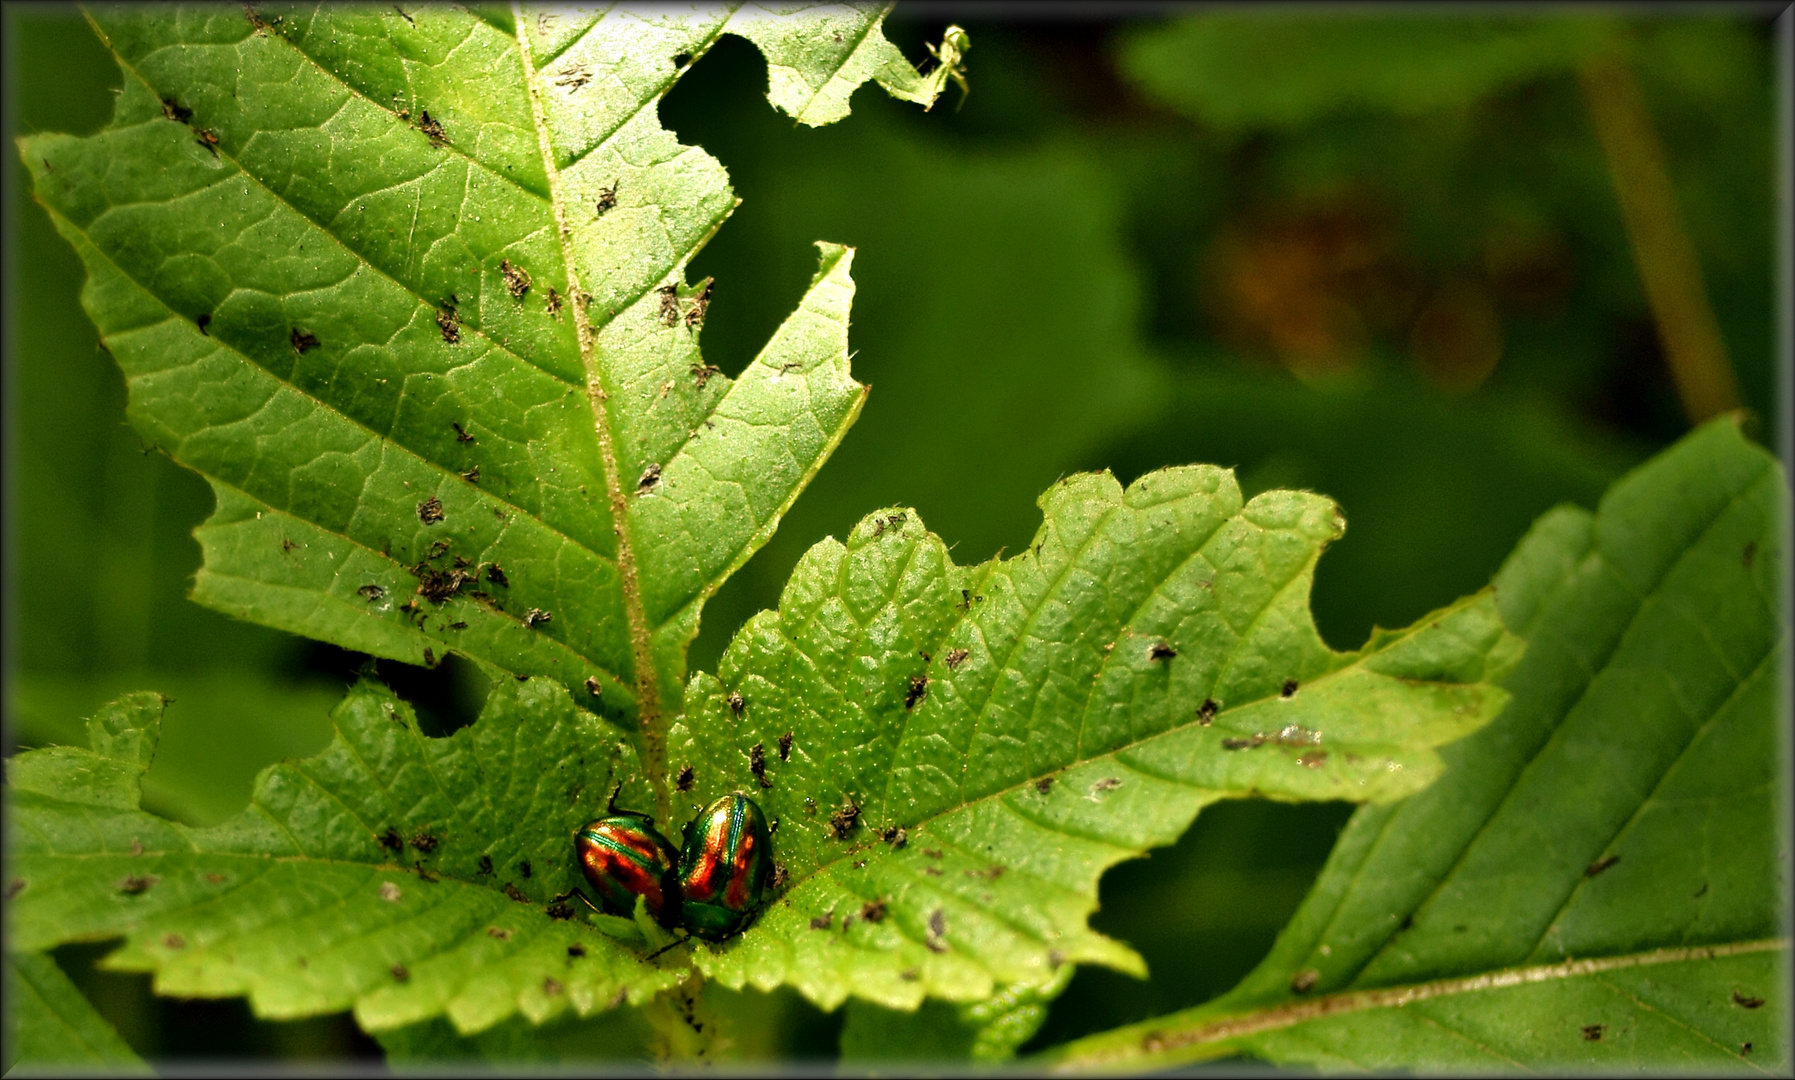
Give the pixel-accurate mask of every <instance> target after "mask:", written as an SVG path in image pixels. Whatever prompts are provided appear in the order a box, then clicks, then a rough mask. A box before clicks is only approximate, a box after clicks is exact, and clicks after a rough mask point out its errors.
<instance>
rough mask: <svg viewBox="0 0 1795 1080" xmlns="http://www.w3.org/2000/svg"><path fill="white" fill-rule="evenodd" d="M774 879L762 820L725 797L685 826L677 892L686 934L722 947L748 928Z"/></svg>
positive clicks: (735, 796)
mask: <svg viewBox="0 0 1795 1080" xmlns="http://www.w3.org/2000/svg"><path fill="white" fill-rule="evenodd" d="M772 874H773V839H772V835H771V833H769V832H768V830H767V818H766V815H765V814H763V813H761V810H760V807H759V806H757V805H755V803H754V800H753V799H750V798H749V797H748V796H746V795H744V794H742V793H741V792H739V791H737V792H732V793H731V794H728V795H725V796H723V797H722V798H721V799H718V800H717V801H716V802H714V803H711V804H710V806H708V807H706V808H705V811H704V813H702V814H700V815H698V817H697V818H695V819H693V821H692V823H691V824H689V825H687V826H686V848H685V852H684V854H683V855H682V856H681V857H680V869H679V890H680V899H681V905H682V908H683V915H684V918H685V926H686V929H687V930H689V931H691V932H692V933H693V934H695V935H697V936H698V937H701V938H704V939H705V940H707V941H720V940H722V939H723V938H726V937H728V936H729V935H731V934H733V933H735V932H736V931H737V930H740V929H741V928H742V927H743V926H746V925H747V923H748V920H749V919H751V918H753V917H754V912H755V911H756V910H757V909H759V907H760V903H761V898H762V896H763V895H764V894H765V892H766V887H767V880H768V879H769V878H770V877H772Z"/></svg>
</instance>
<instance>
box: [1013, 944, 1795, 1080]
mask: <svg viewBox="0 0 1795 1080" xmlns="http://www.w3.org/2000/svg"><path fill="white" fill-rule="evenodd" d="M1790 944H1791V939H1790V938H1787V937H1777V938H1759V939H1755V940H1749V941H1736V942H1726V943H1721V944H1715V945H1685V946H1677V947H1673V948H1662V949H1653V950H1650V951H1647V952H1635V953H1621V954H1616V955H1611V956H1604V957H1596V958H1590V959H1583V960H1566V961H1563V962H1560V963H1557V964H1534V965H1525V966H1518V967H1508V968H1498V969H1496V970H1494V971H1488V972H1483V973H1481V974H1477V975H1467V976H1459V977H1455V978H1449V979H1436V980H1432V981H1430V982H1423V983H1406V984H1399V985H1396V986H1386V987H1378V988H1375V989H1366V990H1348V991H1343V992H1340V993H1336V994H1328V995H1326V996H1323V997H1319V998H1314V999H1312V1000H1304V1001H1286V1002H1284V1003H1282V1004H1279V1005H1273V1006H1269V1007H1266V1008H1262V1009H1256V1010H1253V1011H1250V1012H1244V1013H1236V1014H1233V1015H1223V1016H1221V1017H1219V1018H1217V1019H1213V1020H1205V1018H1204V1016H1203V1014H1204V1013H1205V1012H1208V1011H1210V1010H1209V1007H1207V1006H1199V1007H1198V1008H1197V1009H1195V1010H1192V1011H1191V1013H1189V1014H1186V1016H1185V1017H1184V1018H1183V1019H1182V1021H1181V1020H1180V1018H1179V1017H1177V1016H1172V1017H1162V1018H1160V1019H1158V1020H1148V1021H1144V1022H1142V1023H1139V1024H1133V1025H1130V1026H1128V1027H1125V1028H1121V1029H1118V1030H1116V1031H1110V1032H1105V1033H1103V1034H1101V1035H1095V1036H1091V1037H1090V1038H1089V1039H1086V1040H1078V1041H1076V1042H1073V1043H1069V1044H1067V1045H1066V1046H1064V1047H1061V1048H1059V1049H1058V1050H1057V1051H1051V1052H1049V1054H1048V1055H1046V1056H1044V1058H1043V1059H1041V1060H1042V1063H1043V1064H1048V1065H1050V1067H1051V1068H1052V1071H1055V1072H1072V1071H1076V1070H1081V1069H1090V1068H1093V1067H1100V1066H1102V1065H1104V1064H1105V1063H1106V1062H1130V1063H1135V1064H1138V1065H1145V1064H1146V1063H1147V1062H1149V1061H1151V1060H1152V1059H1153V1058H1154V1057H1156V1056H1160V1055H1164V1054H1168V1053H1170V1052H1172V1051H1177V1050H1181V1049H1186V1048H1190V1047H1201V1046H1210V1047H1213V1048H1214V1050H1216V1051H1219V1052H1225V1050H1226V1049H1227V1047H1226V1046H1225V1044H1226V1043H1227V1042H1229V1041H1230V1040H1233V1039H1239V1038H1245V1037H1248V1036H1252V1035H1258V1034H1261V1033H1264V1032H1268V1031H1275V1030H1279V1029H1282V1028H1289V1027H1294V1026H1296V1025H1297V1024H1301V1023H1305V1022H1307V1021H1310V1020H1319V1019H1324V1018H1329V1017H1335V1016H1340V1015H1344V1014H1350V1013H1357V1012H1365V1011H1369V1010H1371V1009H1387V1008H1402V1007H1405V1006H1407V1005H1411V1004H1414V1003H1416V1002H1421V1001H1429V1000H1433V999H1436V998H1443V997H1454V996H1459V995H1462V994H1470V993H1479V992H1483V991H1493V990H1504V989H1509V988H1512V987H1516V986H1525V985H1530V984H1534V983H1541V982H1552V981H1558V980H1563V979H1574V978H1584V977H1591V978H1594V977H1597V976H1600V975H1603V974H1606V973H1608V972H1611V971H1623V970H1626V969H1629V968H1636V967H1653V966H1658V965H1663V964H1677V963H1688V962H1692V961H1702V960H1719V959H1727V958H1730V957H1734V956H1745V955H1751V954H1755V953H1764V952H1775V951H1778V950H1783V949H1788V948H1789V947H1790ZM1180 1022H1182V1023H1184V1024H1186V1025H1190V1026H1188V1027H1187V1028H1186V1030H1184V1031H1181V1032H1171V1033H1168V1031H1167V1030H1166V1029H1168V1028H1173V1027H1175V1026H1177V1025H1178V1024H1179V1023H1180ZM1137 1032H1138V1033H1139V1037H1138V1038H1135V1037H1131V1036H1134V1035H1135V1033H1137ZM1149 1036H1153V1037H1154V1042H1155V1045H1154V1046H1153V1047H1152V1049H1151V1050H1150V1051H1148V1050H1145V1049H1144V1048H1142V1043H1143V1042H1144V1040H1145V1039H1146V1038H1147V1037H1149ZM1081 1043H1082V1044H1085V1045H1087V1046H1089V1047H1090V1048H1091V1051H1092V1052H1091V1053H1090V1054H1089V1056H1085V1057H1080V1056H1078V1054H1079V1049H1080V1044H1081ZM1111 1047H1113V1049H1112V1048H1111ZM1137 1048H1139V1049H1137ZM1201 1056H1212V1055H1199V1056H1198V1057H1199V1058H1200V1057H1201ZM1180 1060H1186V1061H1188V1060H1192V1059H1191V1058H1189V1057H1182V1058H1180ZM1747 1064H1753V1065H1754V1066H1755V1063H1752V1062H1747ZM1760 1071H1762V1070H1761V1068H1760Z"/></svg>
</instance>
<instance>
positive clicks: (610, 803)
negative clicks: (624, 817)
mask: <svg viewBox="0 0 1795 1080" xmlns="http://www.w3.org/2000/svg"><path fill="white" fill-rule="evenodd" d="M622 790H623V781H621V780H619V781H617V786H616V787H614V788H612V789H611V797H610V798H608V799H606V800H605V813H607V814H615V813H616V812H617V795H618V793H619V792H621V791H622Z"/></svg>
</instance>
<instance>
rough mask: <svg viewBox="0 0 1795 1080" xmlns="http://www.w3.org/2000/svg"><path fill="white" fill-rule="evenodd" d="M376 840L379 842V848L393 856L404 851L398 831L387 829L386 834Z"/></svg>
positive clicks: (403, 844)
mask: <svg viewBox="0 0 1795 1080" xmlns="http://www.w3.org/2000/svg"><path fill="white" fill-rule="evenodd" d="M378 839H379V841H380V846H381V847H383V848H385V849H387V850H388V851H390V852H392V853H393V854H394V855H397V854H399V852H401V851H403V850H405V841H404V840H402V839H401V838H400V837H399V830H398V829H390V828H389V829H388V830H387V831H386V832H384V833H382V834H381V835H380V836H379V837H378Z"/></svg>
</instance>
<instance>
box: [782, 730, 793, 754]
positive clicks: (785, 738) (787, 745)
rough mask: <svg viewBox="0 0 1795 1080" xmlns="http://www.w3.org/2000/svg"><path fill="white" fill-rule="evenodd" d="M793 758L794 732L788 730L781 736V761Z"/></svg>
mask: <svg viewBox="0 0 1795 1080" xmlns="http://www.w3.org/2000/svg"><path fill="white" fill-rule="evenodd" d="M791 759H792V733H791V732H789V731H788V732H786V733H785V734H784V735H781V736H779V760H780V761H790V760H791Z"/></svg>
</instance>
